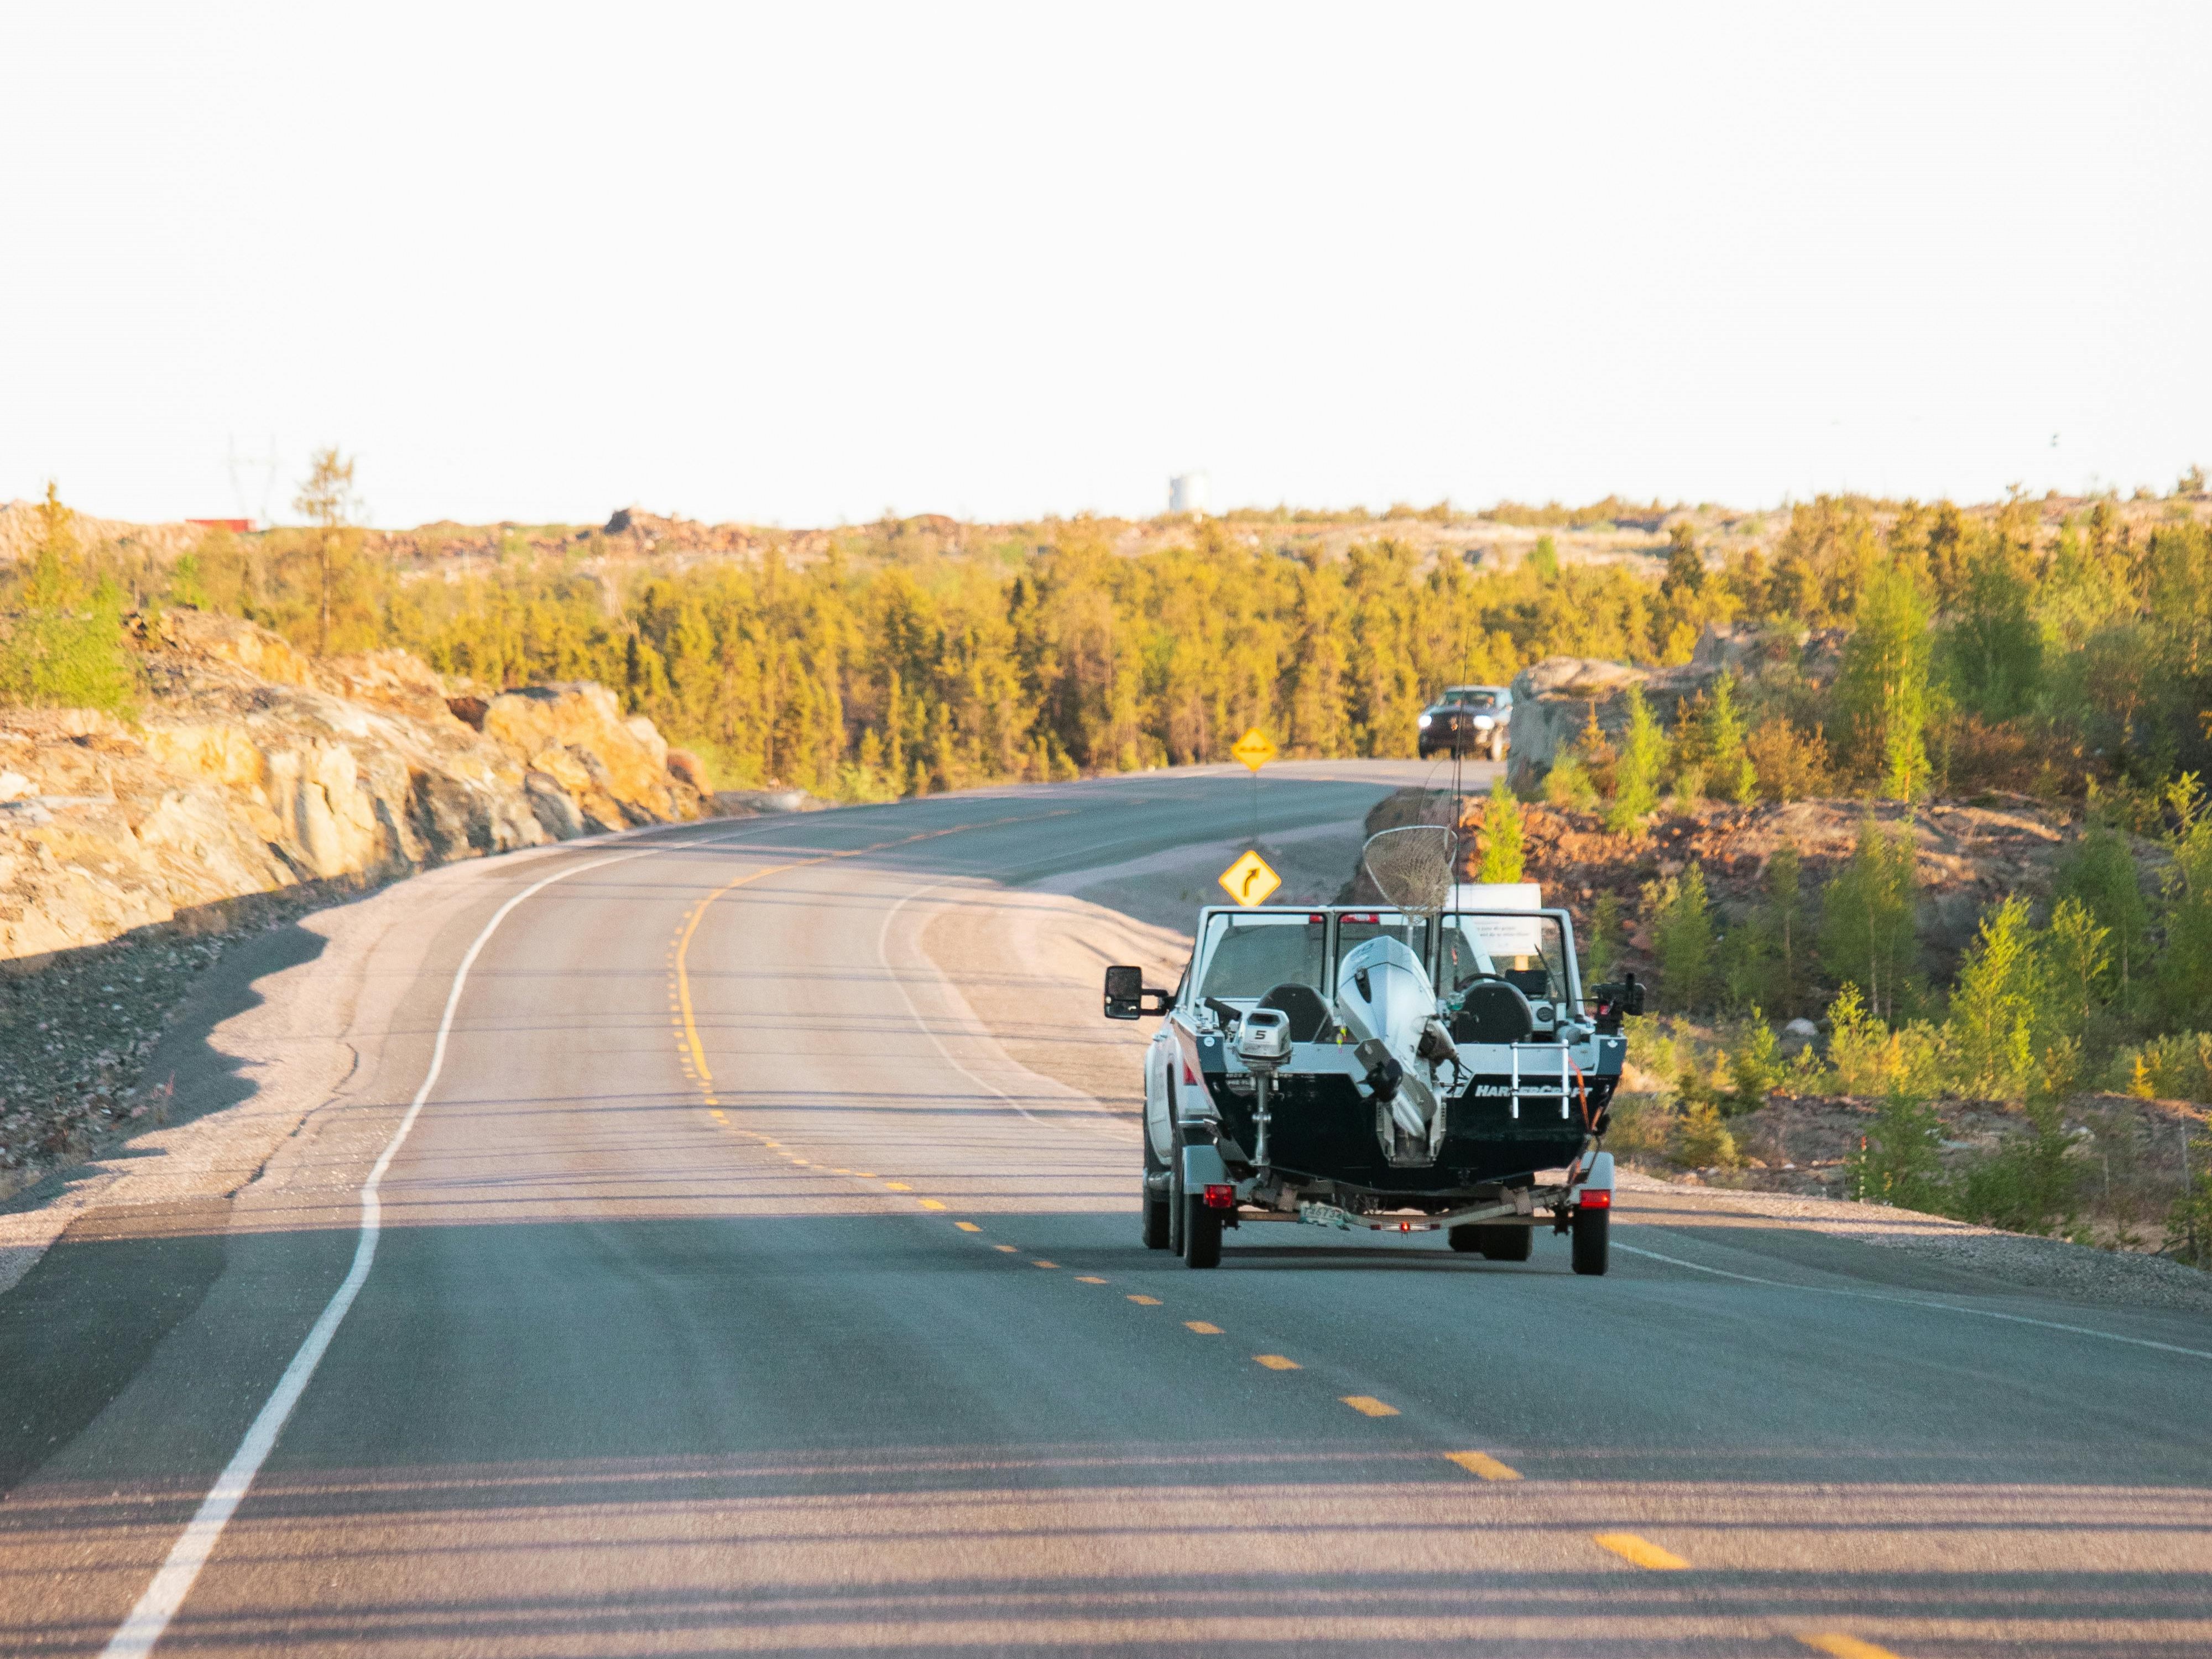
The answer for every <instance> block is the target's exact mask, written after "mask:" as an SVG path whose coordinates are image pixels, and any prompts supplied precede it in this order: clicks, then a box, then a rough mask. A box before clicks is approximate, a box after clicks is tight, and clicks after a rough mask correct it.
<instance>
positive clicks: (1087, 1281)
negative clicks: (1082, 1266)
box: [1075, 1273, 1106, 1285]
mask: <svg viewBox="0 0 2212 1659" xmlns="http://www.w3.org/2000/svg"><path fill="white" fill-rule="evenodd" d="M1075 1282H1076V1283H1077V1284H1079V1285H1103V1284H1104V1283H1105V1282H1106V1281H1105V1280H1104V1279H1100V1278H1097V1276H1096V1275H1094V1274H1091V1273H1078V1274H1076V1276H1075Z"/></svg>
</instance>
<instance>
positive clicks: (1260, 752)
mask: <svg viewBox="0 0 2212 1659" xmlns="http://www.w3.org/2000/svg"><path fill="white" fill-rule="evenodd" d="M1229 752H1230V753H1231V754H1232V755H1234V756H1236V757H1237V759H1238V760H1241V761H1243V763H1244V764H1245V765H1247V766H1249V767H1250V768H1251V769H1253V770H1254V771H1255V772H1256V771H1258V770H1259V769H1261V767H1263V766H1265V765H1266V764H1267V763H1268V762H1269V761H1271V760H1273V759H1274V758H1275V756H1276V753H1277V752H1278V751H1277V750H1276V748H1275V745H1274V744H1272V743H1269V742H1268V741H1267V733H1266V732H1262V731H1261V729H1260V728H1259V727H1258V726H1254V727H1253V728H1252V729H1251V730H1250V731H1249V732H1246V733H1245V734H1244V735H1243V737H1241V738H1237V741H1236V742H1235V743H1234V744H1231V745H1230V750H1229Z"/></svg>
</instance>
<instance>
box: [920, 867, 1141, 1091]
mask: <svg viewBox="0 0 2212 1659" xmlns="http://www.w3.org/2000/svg"><path fill="white" fill-rule="evenodd" d="M953 879H957V878H946V879H944V880H939V881H933V882H931V883H929V884H927V886H922V887H917V888H915V890H913V891H912V892H910V893H908V894H907V895H906V896H905V897H903V898H902V899H900V900H899V902H897V903H896V904H894V905H892V906H891V908H890V909H888V910H886V911H884V925H883V927H881V928H879V929H878V931H877V933H876V954H877V956H878V957H880V958H882V961H883V964H884V972H885V973H887V974H889V975H890V979H891V983H892V984H894V985H896V986H897V987H898V989H899V995H900V997H901V998H902V1000H904V1001H905V1003H906V1011H907V1012H908V1013H909V1014H911V1015H912V1016H913V1017H914V1023H915V1025H916V1026H917V1027H918V1028H919V1029H920V1030H921V1034H922V1035H923V1036H926V1037H927V1038H928V1039H929V1040H930V1042H931V1043H932V1044H933V1046H934V1047H935V1048H936V1049H937V1052H938V1053H939V1054H942V1055H944V1057H945V1063H946V1064H947V1065H949V1066H951V1067H952V1069H953V1070H954V1071H956V1072H957V1073H960V1075H961V1076H963V1077H964V1078H966V1079H968V1080H969V1082H970V1083H972V1084H974V1085H975V1086H976V1087H977V1088H979V1089H981V1090H984V1091H987V1092H988V1093H990V1094H994V1095H996V1096H997V1097H999V1098H1000V1100H1003V1101H1005V1102H1006V1104H1007V1105H1009V1106H1011V1107H1012V1108H1013V1109H1015V1110H1016V1111H1018V1112H1019V1113H1020V1114H1021V1115H1023V1116H1024V1117H1025V1118H1027V1119H1029V1121H1030V1122H1032V1123H1034V1124H1036V1126H1037V1127H1039V1128H1043V1129H1057V1130H1059V1131H1060V1133H1063V1134H1071V1133H1074V1130H1075V1125H1073V1124H1072V1123H1061V1122H1057V1121H1054V1120H1052V1119H1049V1118H1042V1117H1039V1116H1037V1115H1036V1114H1035V1113H1033V1112H1031V1111H1030V1109H1029V1108H1028V1107H1026V1106H1024V1105H1023V1104H1022V1103H1021V1102H1020V1101H1018V1100H1016V1099H1015V1098H1014V1097H1012V1095H1010V1094H1008V1093H1007V1092H1006V1091H1005V1090H1004V1089H1001V1088H1000V1087H999V1086H998V1085H996V1084H994V1083H991V1082H988V1081H987V1080H985V1079H982V1078H980V1077H978V1076H976V1075H975V1073H973V1072H971V1071H969V1069H968V1067H967V1066H964V1065H963V1064H962V1063H961V1062H960V1060H958V1058H957V1057H956V1056H955V1055H954V1054H953V1052H952V1051H951V1049H950V1048H946V1047H945V1039H944V1038H942V1037H940V1036H938V1034H937V1033H936V1031H935V1030H933V1029H932V1028H931V1026H930V1024H929V1022H928V1021H927V1019H925V1018H922V1014H921V1009H920V1008H918V1007H916V1006H915V1000H914V993H913V992H912V991H910V990H908V988H907V984H906V981H905V979H904V978H903V977H902V976H901V975H900V973H899V970H898V969H896V968H895V967H893V966H892V965H891V952H890V940H891V922H892V921H893V919H894V918H896V916H897V915H898V913H899V912H900V911H902V910H903V909H905V908H906V907H907V906H908V905H909V904H911V903H913V902H915V900H916V899H918V898H920V897H921V896H922V895H923V894H925V893H933V892H935V891H936V890H938V889H939V888H940V887H945V886H948V885H950V884H951V880H953ZM922 955H923V957H924V959H925V960H927V957H928V952H927V951H923V952H922ZM930 965H931V967H932V968H933V969H936V971H937V974H938V976H939V978H940V979H941V978H943V977H944V970H943V969H937V968H936V964H935V963H931V964H930ZM983 1035H984V1036H986V1037H989V1036H990V1033H989V1032H988V1031H986V1032H984V1033H983ZM992 1041H994V1042H995V1041H996V1039H995V1038H993V1039H992ZM1007 1058H1008V1060H1013V1057H1012V1055H1011V1054H1009V1055H1008V1056H1007ZM1013 1063H1014V1064H1015V1065H1017V1066H1019V1065H1020V1064H1021V1062H1020V1061H1019V1060H1013ZM1099 1115H1100V1116H1102V1117H1103V1116H1104V1114H1103V1113H1101V1114H1099ZM1085 1127H1089V1126H1087V1125H1086V1126H1085ZM1100 1127H1104V1126H1103V1124H1102V1125H1100Z"/></svg>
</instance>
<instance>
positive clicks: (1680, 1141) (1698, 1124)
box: [1673, 1100, 1743, 1170]
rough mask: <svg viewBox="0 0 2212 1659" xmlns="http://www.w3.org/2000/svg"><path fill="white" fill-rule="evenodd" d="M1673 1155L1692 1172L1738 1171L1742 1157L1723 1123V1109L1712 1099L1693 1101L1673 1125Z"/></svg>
mask: <svg viewBox="0 0 2212 1659" xmlns="http://www.w3.org/2000/svg"><path fill="white" fill-rule="evenodd" d="M1673 1151H1674V1157H1675V1158H1676V1159H1677V1160H1678V1161H1679V1162H1680V1163H1683V1164H1688V1165H1690V1166H1691V1167H1692V1168H1693V1169H1699V1170H1705V1169H1712V1168H1716V1167H1717V1168H1720V1169H1723V1170H1734V1169H1739V1168H1741V1166H1742V1164H1743V1155H1742V1154H1741V1152H1738V1151H1737V1150H1736V1144H1735V1136H1734V1135H1733V1134H1731V1133H1729V1127H1728V1125H1727V1124H1726V1123H1724V1122H1723V1121H1721V1112H1720V1108H1719V1106H1718V1105H1717V1104H1716V1103H1714V1102H1712V1101H1710V1100H1699V1101H1693V1102H1692V1103H1690V1105H1689V1106H1688V1107H1686V1109H1684V1110H1683V1112H1682V1115H1681V1116H1680V1118H1678V1119H1677V1120H1676V1121H1675V1123H1674V1148H1673Z"/></svg>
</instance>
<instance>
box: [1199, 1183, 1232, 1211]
mask: <svg viewBox="0 0 2212 1659" xmlns="http://www.w3.org/2000/svg"><path fill="white" fill-rule="evenodd" d="M1236 1207H1237V1189H1236V1188H1234V1187H1221V1186H1212V1187H1208V1188H1206V1208H1207V1209H1209V1210H1233V1209H1235V1208H1236Z"/></svg>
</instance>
